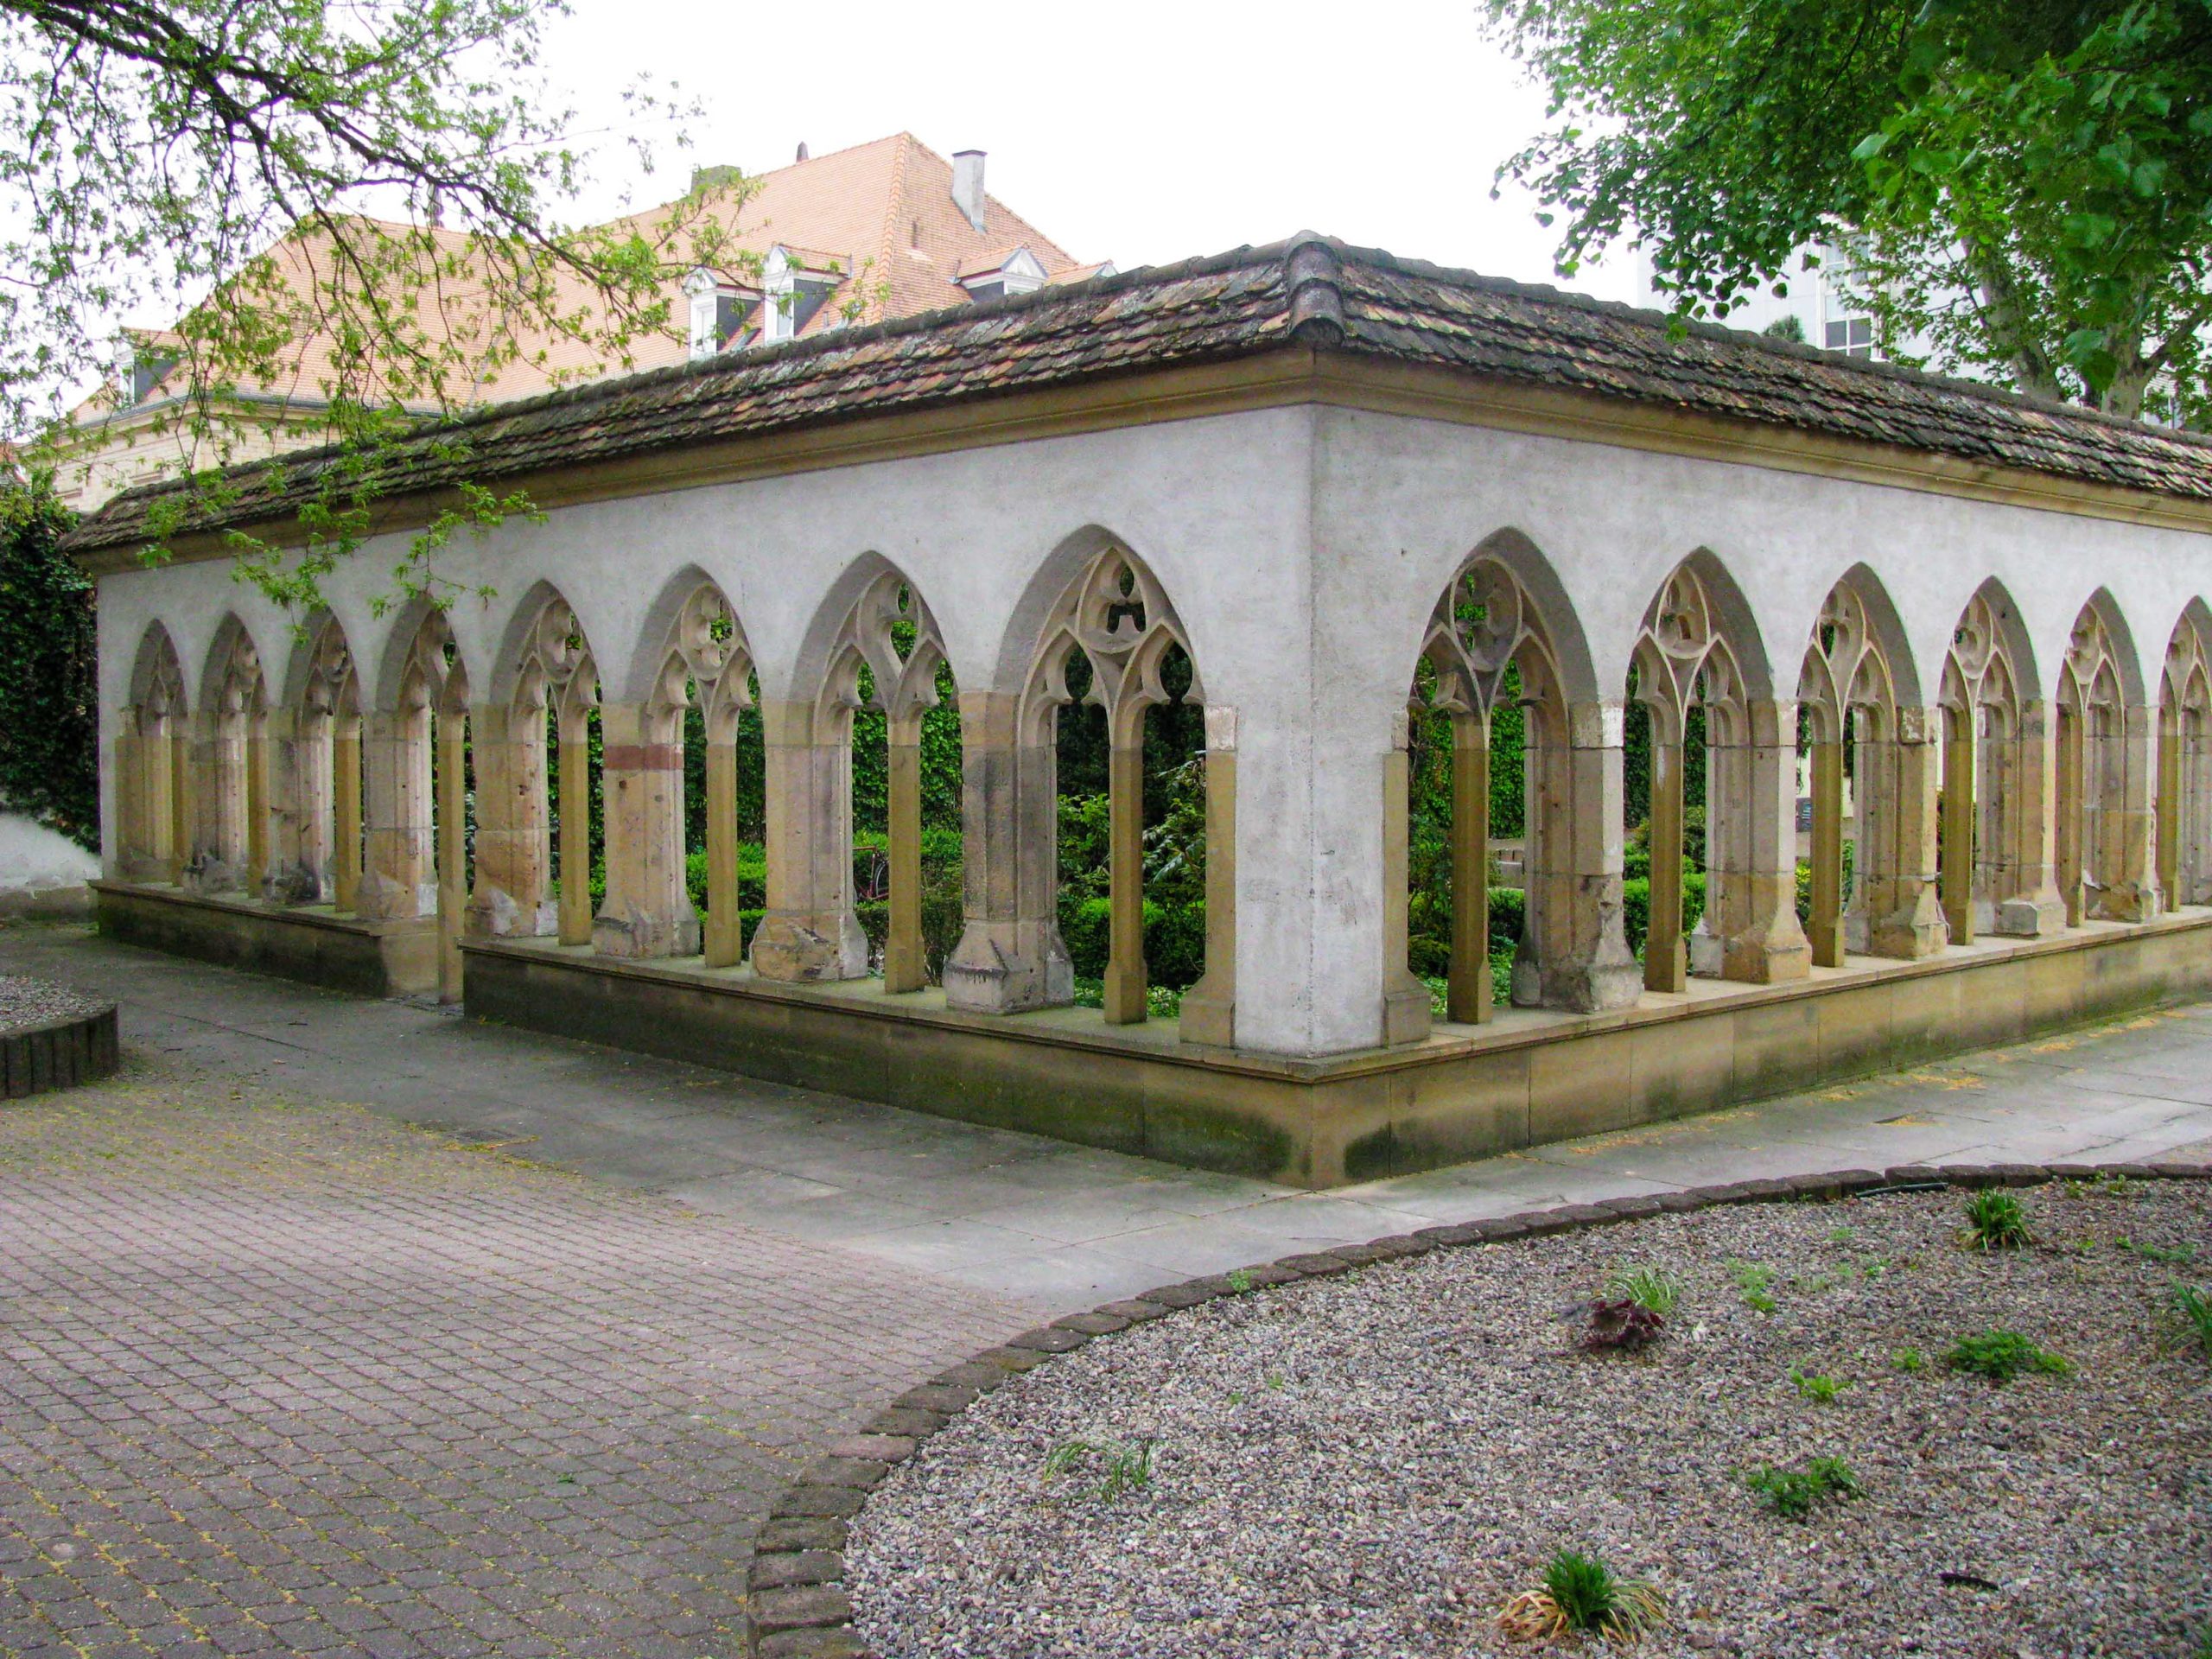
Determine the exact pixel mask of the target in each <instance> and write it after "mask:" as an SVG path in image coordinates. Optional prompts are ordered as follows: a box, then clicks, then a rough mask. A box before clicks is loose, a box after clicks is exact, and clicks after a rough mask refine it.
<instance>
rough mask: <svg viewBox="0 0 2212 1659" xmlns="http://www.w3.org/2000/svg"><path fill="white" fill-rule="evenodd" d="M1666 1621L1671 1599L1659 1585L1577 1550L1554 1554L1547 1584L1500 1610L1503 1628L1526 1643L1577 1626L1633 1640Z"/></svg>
mask: <svg viewBox="0 0 2212 1659" xmlns="http://www.w3.org/2000/svg"><path fill="white" fill-rule="evenodd" d="M1666 1623H1667V1601H1666V1598H1665V1597H1663V1596H1662V1595H1661V1594H1660V1593H1659V1592H1658V1591H1657V1590H1656V1589H1655V1588H1654V1587H1653V1586H1650V1585H1649V1584H1646V1583H1644V1582H1643V1580H1639V1579H1624V1578H1621V1577H1618V1575H1616V1574H1615V1573H1614V1572H1613V1570H1612V1569H1611V1567H1607V1566H1606V1565H1605V1563H1604V1562H1603V1561H1601V1560H1599V1559H1598V1558H1597V1557H1596V1556H1594V1555H1585V1554H1582V1552H1581V1551H1580V1550H1574V1549H1562V1550H1561V1551H1560V1552H1559V1554H1556V1555H1554V1556H1553V1557H1552V1559H1551V1564H1550V1565H1549V1566H1548V1567H1545V1568H1544V1582H1543V1586H1542V1587H1541V1588H1540V1589H1535V1590H1523V1591H1522V1592H1521V1593H1520V1594H1519V1595H1517V1596H1516V1597H1514V1598H1513V1599H1512V1600H1510V1601H1509V1602H1507V1603H1506V1604H1505V1605H1504V1606H1503V1608H1502V1609H1501V1610H1500V1611H1499V1612H1498V1615H1497V1624H1498V1628H1499V1629H1500V1630H1503V1632H1504V1633H1505V1634H1506V1635H1507V1636H1508V1637H1511V1638H1513V1639H1514V1640H1516V1641H1522V1642H1555V1641H1557V1640H1558V1639H1559V1638H1560V1637H1563V1636H1566V1635H1567V1634H1569V1633H1570V1632H1572V1631H1575V1630H1587V1631H1590V1632H1591V1633H1592V1634H1593V1635H1599V1636H1603V1637H1607V1638H1609V1639H1610V1640H1611V1641H1614V1642H1628V1641H1631V1640H1633V1639H1634V1638H1635V1637H1638V1636H1641V1635H1643V1633H1644V1632H1646V1631H1648V1630H1658V1629H1660V1628H1662V1626H1663V1625H1665V1624H1666Z"/></svg>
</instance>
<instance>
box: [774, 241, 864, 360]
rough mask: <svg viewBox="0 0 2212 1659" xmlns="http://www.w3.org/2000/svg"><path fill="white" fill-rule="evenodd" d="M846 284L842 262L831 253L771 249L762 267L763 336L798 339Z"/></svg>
mask: <svg viewBox="0 0 2212 1659" xmlns="http://www.w3.org/2000/svg"><path fill="white" fill-rule="evenodd" d="M761 283H762V286H763V287H764V288H765V289H766V290H767V300H768V303H767V319H766V321H767V328H766V334H765V335H764V336H763V337H764V338H766V339H767V340H797V339H798V337H799V336H800V335H801V334H804V333H805V332H806V325H807V324H809V323H810V322H812V321H814V319H815V316H816V314H817V313H818V312H819V311H820V310H821V309H822V308H823V306H825V305H827V304H828V303H829V297H830V296H831V295H833V294H835V293H836V291H837V290H838V289H840V288H842V287H843V286H844V283H845V272H844V267H843V264H842V262H841V261H839V260H837V259H836V258H834V257H831V256H829V255H828V254H816V253H808V252H805V251H801V250H799V249H796V248H786V247H784V246H782V245H777V246H775V247H773V248H771V249H769V250H768V257H767V261H766V264H763V265H762V266H761Z"/></svg>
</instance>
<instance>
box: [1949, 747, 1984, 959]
mask: <svg viewBox="0 0 2212 1659" xmlns="http://www.w3.org/2000/svg"><path fill="white" fill-rule="evenodd" d="M1942 714H1943V716H1944V725H1945V728H1946V729H1945V737H1946V740H1947V741H1945V742H1944V745H1943V807H1942V817H1943V826H1942V843H1943V855H1942V871H1943V874H1942V887H1943V921H1944V924H1945V925H1947V926H1948V927H1949V929H1950V930H1951V939H1952V942H1953V943H1955V944H1967V943H1969V942H1970V941H1971V940H1972V939H1973V938H1974V782H1975V778H1976V770H1975V765H1974V709H1972V708H1971V707H1967V708H1964V709H1945V710H1943V711H1942Z"/></svg>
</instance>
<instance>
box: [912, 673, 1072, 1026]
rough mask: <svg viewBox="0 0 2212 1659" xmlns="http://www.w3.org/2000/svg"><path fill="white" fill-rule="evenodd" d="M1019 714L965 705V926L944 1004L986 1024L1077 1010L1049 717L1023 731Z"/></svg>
mask: <svg viewBox="0 0 2212 1659" xmlns="http://www.w3.org/2000/svg"><path fill="white" fill-rule="evenodd" d="M1020 710H1021V699H1020V697H1019V696H1015V695H1014V694H1012V693H1008V692H1000V691H964V692H963V693H961V696H960V741H961V760H960V784H961V790H960V816H961V829H962V836H961V861H962V879H963V886H964V888H965V899H966V910H967V925H966V926H965V927H964V928H963V931H962V932H961V935H960V943H959V944H957V946H955V947H954V949H953V952H952V955H951V957H950V959H949V960H948V961H947V962H946V963H945V965H944V998H945V1001H946V1003H947V1004H948V1005H949V1006H950V1007H956V1008H967V1009H970V1010H973V1011H975V1012H977V1013H983V1014H1014V1013H1018V1012H1019V1011H1020V1010H1022V1009H1024V1008H1044V1007H1061V1006H1064V1005H1065V1004H1067V1003H1070V1002H1072V1001H1074V1000H1075V968H1074V964H1073V963H1071V962H1070V961H1069V959H1068V950H1067V945H1066V944H1065V943H1064V942H1063V941H1062V940H1061V938H1060V923H1059V909H1058V904H1059V893H1058V878H1059V843H1058V835H1059V821H1058V801H1057V799H1056V798H1054V793H1053V791H1054V786H1055V785H1056V783H1057V781H1058V779H1057V772H1058V758H1057V755H1056V753H1055V752H1054V749H1053V746H1052V738H1053V730H1052V721H1051V717H1050V715H1046V717H1045V718H1044V719H1043V720H1042V721H1041V722H1037V723H1034V724H1033V727H1032V728H1030V729H1024V728H1023V726H1022V723H1021V721H1020Z"/></svg>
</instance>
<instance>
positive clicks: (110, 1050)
mask: <svg viewBox="0 0 2212 1659" xmlns="http://www.w3.org/2000/svg"><path fill="white" fill-rule="evenodd" d="M122 1063H123V1047H122V1041H121V1039H120V1036H119V1034H118V1031H117V1028H116V1015H115V1006H114V1004H112V1003H111V1004H109V1005H108V1006H107V1007H105V1008H102V1009H100V1010H99V1012H97V1013H94V1014H83V1015H80V1016H79V1017H78V1018H76V1019H73V1020H53V1021H51V1022H49V1023H48V1024H46V1025H41V1026H31V1027H26V1028H24V1029H22V1030H20V1031H10V1032H6V1033H0V1099H6V1100H21V1099H22V1098H23V1097H24V1096H27V1095H42V1094H45V1093H46V1092H47V1091H48V1090H52V1089H73V1088H75V1087H76V1086H77V1085H78V1084H80V1083H92V1082H96V1081H98V1080H99V1078H101V1077H112V1076H113V1075H114V1074H115V1069H116V1067H118V1065H122Z"/></svg>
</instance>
